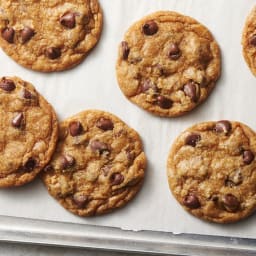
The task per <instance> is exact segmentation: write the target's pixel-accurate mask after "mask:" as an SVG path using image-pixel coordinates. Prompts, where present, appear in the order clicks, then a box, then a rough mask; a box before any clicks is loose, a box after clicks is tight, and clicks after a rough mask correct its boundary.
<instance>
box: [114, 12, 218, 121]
mask: <svg viewBox="0 0 256 256" xmlns="http://www.w3.org/2000/svg"><path fill="white" fill-rule="evenodd" d="M220 69H221V58H220V50H219V46H218V44H217V42H216V41H215V40H214V38H213V36H212V34H211V33H210V32H209V30H208V29H207V28H206V27H205V26H203V25H202V24H200V23H199V22H197V21H196V20H194V19H192V18H190V17H187V16H183V15H181V14H179V13H175V12H170V11H159V12H156V13H153V14H151V15H148V16H146V17H144V18H143V19H141V20H140V21H138V22H136V23H135V24H134V25H132V26H131V27H130V28H129V30H128V31H127V32H126V34H125V36H124V40H123V41H122V42H121V44H120V47H119V55H118V60H117V64H116V72H117V80H118V83H119V86H120V88H121V90H122V92H123V93H124V94H125V96H126V97H127V98H128V99H129V100H131V101H132V102H133V103H135V104H137V105H138V106H140V107H141V108H143V109H145V110H147V111H149V112H151V113H153V114H156V115H159V116H169V117H174V116H179V115H183V114H185V113H186V112H188V111H190V110H192V109H194V108H195V107H196V106H197V105H199V104H200V103H202V102H203V101H204V100H205V99H206V98H207V97H208V95H209V94H210V92H211V91H212V89H213V88H214V86H215V83H216V81H217V79H218V78H219V76H220Z"/></svg>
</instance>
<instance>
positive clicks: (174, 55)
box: [168, 43, 181, 60]
mask: <svg viewBox="0 0 256 256" xmlns="http://www.w3.org/2000/svg"><path fill="white" fill-rule="evenodd" d="M180 56H181V51H180V48H179V46H178V45H177V44H176V43H172V44H171V45H170V49H169V52H168V57H169V58H170V59H171V60H177V59H179V57H180Z"/></svg>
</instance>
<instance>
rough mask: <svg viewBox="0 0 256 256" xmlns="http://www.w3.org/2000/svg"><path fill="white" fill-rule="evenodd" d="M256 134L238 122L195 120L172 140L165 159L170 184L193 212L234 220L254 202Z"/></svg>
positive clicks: (251, 208)
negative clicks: (194, 122) (172, 142)
mask: <svg viewBox="0 0 256 256" xmlns="http://www.w3.org/2000/svg"><path fill="white" fill-rule="evenodd" d="M255 155H256V134H255V132H254V131H252V130H251V129H250V128H249V127H248V126H246V125H244V124H242V123H239V122H230V121H227V120H222V121H219V122H205V123H201V124H196V125H194V126H193V127H191V128H189V129H187V130H186V131H184V132H183V133H182V134H181V135H180V136H179V137H178V138H177V139H176V141H175V142H174V144H173V146H172V149H171V151H170V155H169V158H168V163H167V174H168V180H169V185H170V189H171V191H172V193H173V195H174V196H175V198H176V199H177V200H178V202H179V203H180V204H181V205H182V206H183V207H184V209H185V210H187V211H188V212H190V213H192V214H193V215H195V216H197V217H199V218H202V219H205V220H208V221H213V222H218V223H228V222H235V221H238V220H240V219H243V218H245V217H247V216H249V215H250V214H251V213H252V212H253V211H254V210H255V208H256V186H255V184H256V160H255Z"/></svg>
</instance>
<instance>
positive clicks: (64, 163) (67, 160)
mask: <svg viewBox="0 0 256 256" xmlns="http://www.w3.org/2000/svg"><path fill="white" fill-rule="evenodd" d="M75 162H76V161H75V158H74V157H73V156H70V155H67V154H66V155H62V156H61V158H60V166H61V168H63V169H64V170H65V169H68V168H70V167H72V166H73V165H74V164H75Z"/></svg>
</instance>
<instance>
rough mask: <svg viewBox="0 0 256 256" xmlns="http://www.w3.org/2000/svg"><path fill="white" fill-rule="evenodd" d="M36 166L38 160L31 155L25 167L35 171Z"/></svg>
mask: <svg viewBox="0 0 256 256" xmlns="http://www.w3.org/2000/svg"><path fill="white" fill-rule="evenodd" d="M35 166H36V160H35V159H33V158H32V157H30V158H29V159H28V161H27V162H26V163H25V165H24V168H25V170H26V171H33V169H34V168H35Z"/></svg>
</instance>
